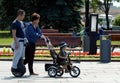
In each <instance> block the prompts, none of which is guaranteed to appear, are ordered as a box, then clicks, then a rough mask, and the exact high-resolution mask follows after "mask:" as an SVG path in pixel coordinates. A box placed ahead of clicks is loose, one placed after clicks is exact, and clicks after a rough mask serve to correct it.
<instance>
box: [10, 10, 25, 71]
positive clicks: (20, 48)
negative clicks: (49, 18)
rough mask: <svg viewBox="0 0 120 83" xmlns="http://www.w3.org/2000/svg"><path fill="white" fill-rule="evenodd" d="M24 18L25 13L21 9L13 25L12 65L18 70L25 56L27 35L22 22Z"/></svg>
mask: <svg viewBox="0 0 120 83" xmlns="http://www.w3.org/2000/svg"><path fill="white" fill-rule="evenodd" d="M24 17H25V11H24V10H22V9H19V10H18V11H17V17H16V19H15V20H14V21H13V23H12V25H11V30H12V36H13V43H12V49H13V50H14V57H13V63H12V68H13V69H17V66H18V62H19V60H20V59H21V58H22V57H23V56H24V38H25V34H24V30H23V28H24V24H23V22H22V20H23V19H24Z"/></svg>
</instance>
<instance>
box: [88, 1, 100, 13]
mask: <svg viewBox="0 0 120 83" xmlns="http://www.w3.org/2000/svg"><path fill="white" fill-rule="evenodd" d="M100 4H101V1H100V0H91V1H90V9H92V12H93V13H95V12H97V11H98V10H99V5H100Z"/></svg>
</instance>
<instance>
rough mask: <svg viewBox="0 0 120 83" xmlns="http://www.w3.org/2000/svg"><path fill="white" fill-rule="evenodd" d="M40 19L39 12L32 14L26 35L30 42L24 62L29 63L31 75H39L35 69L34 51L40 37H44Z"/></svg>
mask: <svg viewBox="0 0 120 83" xmlns="http://www.w3.org/2000/svg"><path fill="white" fill-rule="evenodd" d="M39 19H40V15H39V14H37V13H33V14H32V16H31V22H30V24H29V25H28V26H27V28H26V37H27V39H28V42H29V43H28V44H27V46H26V49H25V60H24V64H27V63H28V69H29V73H30V75H38V74H37V73H35V72H34V71H33V61H34V53H35V43H36V41H37V40H38V39H39V38H44V39H45V37H44V35H42V33H41V30H40V28H39V26H38V23H39Z"/></svg>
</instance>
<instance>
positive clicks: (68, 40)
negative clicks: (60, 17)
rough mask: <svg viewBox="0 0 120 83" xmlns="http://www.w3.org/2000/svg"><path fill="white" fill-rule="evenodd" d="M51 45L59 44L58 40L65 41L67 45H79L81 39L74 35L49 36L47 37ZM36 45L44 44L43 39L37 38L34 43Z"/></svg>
mask: <svg viewBox="0 0 120 83" xmlns="http://www.w3.org/2000/svg"><path fill="white" fill-rule="evenodd" d="M49 39H50V41H51V43H52V44H53V46H59V44H60V42H66V43H67V44H68V45H69V46H74V47H77V46H81V45H82V41H81V38H80V37H74V36H50V37H49ZM36 45H37V46H46V44H45V42H44V40H42V39H39V40H38V41H37V43H36Z"/></svg>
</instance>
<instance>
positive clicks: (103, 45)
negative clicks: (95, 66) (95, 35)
mask: <svg viewBox="0 0 120 83" xmlns="http://www.w3.org/2000/svg"><path fill="white" fill-rule="evenodd" d="M100 61H101V62H103V63H108V62H110V61H111V40H110V36H109V35H102V36H101V37H100Z"/></svg>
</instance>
